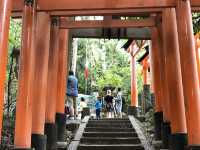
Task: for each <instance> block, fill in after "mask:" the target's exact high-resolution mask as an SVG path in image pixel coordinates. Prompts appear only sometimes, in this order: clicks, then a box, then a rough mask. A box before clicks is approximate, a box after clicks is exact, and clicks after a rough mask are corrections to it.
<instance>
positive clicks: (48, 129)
mask: <svg viewBox="0 0 200 150" xmlns="http://www.w3.org/2000/svg"><path fill="white" fill-rule="evenodd" d="M45 134H46V136H47V150H56V149H57V143H56V142H57V127H56V124H54V123H45Z"/></svg>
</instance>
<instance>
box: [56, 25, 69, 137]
mask: <svg viewBox="0 0 200 150" xmlns="http://www.w3.org/2000/svg"><path fill="white" fill-rule="evenodd" d="M68 32H69V30H67V29H60V32H59V56H58V57H59V62H58V81H57V90H58V91H57V101H56V124H57V133H58V134H57V140H58V141H64V140H65V139H64V132H65V130H66V115H65V112H64V108H65V96H66V79H67V70H68V69H67V68H68V67H67V66H68V65H67V62H68Z"/></svg>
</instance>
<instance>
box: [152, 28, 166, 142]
mask: <svg viewBox="0 0 200 150" xmlns="http://www.w3.org/2000/svg"><path fill="white" fill-rule="evenodd" d="M151 34H152V35H151V49H150V55H149V56H150V68H151V76H152V84H153V89H154V94H155V114H154V121H155V138H156V140H160V139H161V124H162V122H163V110H162V101H163V100H164V98H163V95H162V88H163V87H162V80H161V59H160V51H161V50H162V49H161V46H160V41H161V38H160V35H159V31H158V29H157V27H153V28H152V30H151Z"/></svg>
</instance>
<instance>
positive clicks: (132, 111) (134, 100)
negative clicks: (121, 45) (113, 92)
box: [128, 44, 138, 116]
mask: <svg viewBox="0 0 200 150" xmlns="http://www.w3.org/2000/svg"><path fill="white" fill-rule="evenodd" d="M129 48H130V51H131V52H134V51H135V46H134V44H132V45H130V47H129ZM130 67H131V68H130V69H131V106H130V107H129V109H128V113H129V114H130V115H135V116H137V107H138V93H137V77H136V60H135V57H133V56H131V63H130Z"/></svg>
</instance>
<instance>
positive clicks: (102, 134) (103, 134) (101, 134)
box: [83, 132, 138, 137]
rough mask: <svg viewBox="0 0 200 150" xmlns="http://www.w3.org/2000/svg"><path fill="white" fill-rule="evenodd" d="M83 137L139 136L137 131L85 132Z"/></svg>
mask: <svg viewBox="0 0 200 150" xmlns="http://www.w3.org/2000/svg"><path fill="white" fill-rule="evenodd" d="M83 137H138V135H137V133H136V132H84V133H83Z"/></svg>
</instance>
